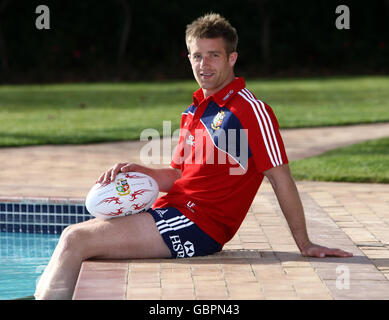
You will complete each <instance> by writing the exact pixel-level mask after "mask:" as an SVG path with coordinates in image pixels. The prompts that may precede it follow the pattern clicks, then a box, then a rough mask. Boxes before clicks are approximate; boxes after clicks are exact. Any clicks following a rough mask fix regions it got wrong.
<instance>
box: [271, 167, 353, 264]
mask: <svg viewBox="0 0 389 320" xmlns="http://www.w3.org/2000/svg"><path fill="white" fill-rule="evenodd" d="M264 175H265V176H266V177H267V178H268V179H269V181H270V183H271V185H272V187H273V190H274V192H275V194H276V196H277V199H278V202H279V204H280V207H281V210H282V213H283V214H284V216H285V218H286V220H287V222H288V225H289V228H290V230H291V232H292V235H293V238H294V240H295V241H296V244H297V246H298V248H299V249H300V252H301V254H302V255H303V256H311V257H318V258H319V257H320V258H322V257H325V256H337V257H350V256H352V254H351V253H349V252H345V251H343V250H340V249H329V248H326V247H322V246H319V245H316V244H314V243H312V242H311V241H310V240H309V237H308V232H307V227H306V224H305V216H304V209H303V206H302V203H301V200H300V196H299V194H298V191H297V187H296V184H295V182H294V180H293V178H292V176H291V173H290V169H289V166H288V165H287V164H286V165H282V166H279V167H275V168H272V169H269V170H267V171H265V172H264Z"/></svg>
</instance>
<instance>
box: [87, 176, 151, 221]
mask: <svg viewBox="0 0 389 320" xmlns="http://www.w3.org/2000/svg"><path fill="white" fill-rule="evenodd" d="M158 192H159V190H158V184H157V182H156V181H155V180H154V179H153V178H151V177H150V176H148V175H146V174H143V173H140V172H126V173H119V174H118V175H117V176H116V178H115V181H112V182H111V183H109V184H107V185H102V184H100V183H96V184H95V185H94V186H93V187H92V189H91V190H90V191H89V193H88V195H87V196H86V199H85V206H86V208H87V210H88V212H89V213H90V214H91V215H93V216H95V217H96V218H103V219H110V218H114V217H121V216H127V215H130V214H136V213H140V212H143V211H146V210H148V209H149V208H150V207H151V206H152V205H153V203H154V202H155V200H156V199H157V197H158Z"/></svg>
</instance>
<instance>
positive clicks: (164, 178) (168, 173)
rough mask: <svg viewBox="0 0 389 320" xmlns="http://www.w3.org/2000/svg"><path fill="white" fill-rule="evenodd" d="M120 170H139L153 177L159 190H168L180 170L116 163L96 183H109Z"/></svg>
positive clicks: (178, 176) (177, 177)
mask: <svg viewBox="0 0 389 320" xmlns="http://www.w3.org/2000/svg"><path fill="white" fill-rule="evenodd" d="M120 172H141V173H144V174H147V175H148V176H150V177H152V178H154V180H155V181H156V182H157V183H158V187H159V191H161V192H168V191H169V190H170V188H171V187H172V185H173V183H174V181H176V180H177V179H179V178H181V170H179V169H174V168H171V167H170V168H162V169H155V168H148V167H145V166H142V165H139V164H136V163H117V164H115V165H114V166H113V167H112V168H110V169H109V170H108V171H106V172H104V173H103V174H102V175H101V176H100V177H99V179H97V181H96V183H101V184H104V183H110V182H111V181H114V180H115V177H116V175H117V174H118V173H120Z"/></svg>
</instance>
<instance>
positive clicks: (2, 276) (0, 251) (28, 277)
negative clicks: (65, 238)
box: [0, 232, 59, 300]
mask: <svg viewBox="0 0 389 320" xmlns="http://www.w3.org/2000/svg"><path fill="white" fill-rule="evenodd" d="M58 239H59V235H52V234H34V233H30V234H29V233H10V232H0V261H1V262H0V299H1V300H5V299H15V298H20V297H23V296H30V295H33V294H34V291H35V286H36V283H37V280H38V279H39V277H40V276H41V274H42V272H43V270H44V268H45V266H46V265H47V263H48V262H49V259H50V257H51V254H52V253H53V251H54V249H55V246H56V245H57V242H58Z"/></svg>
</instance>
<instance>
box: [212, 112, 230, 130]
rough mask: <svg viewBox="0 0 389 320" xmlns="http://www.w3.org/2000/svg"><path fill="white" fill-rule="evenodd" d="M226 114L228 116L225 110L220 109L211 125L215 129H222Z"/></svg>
mask: <svg viewBox="0 0 389 320" xmlns="http://www.w3.org/2000/svg"><path fill="white" fill-rule="evenodd" d="M225 116H226V115H225V112H224V111H220V112H219V113H218V114H217V115H216V116H215V117H214V118H213V121H212V123H211V127H212V129H213V130H219V129H220V126H221V125H222V123H223V120H224V117H225Z"/></svg>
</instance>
